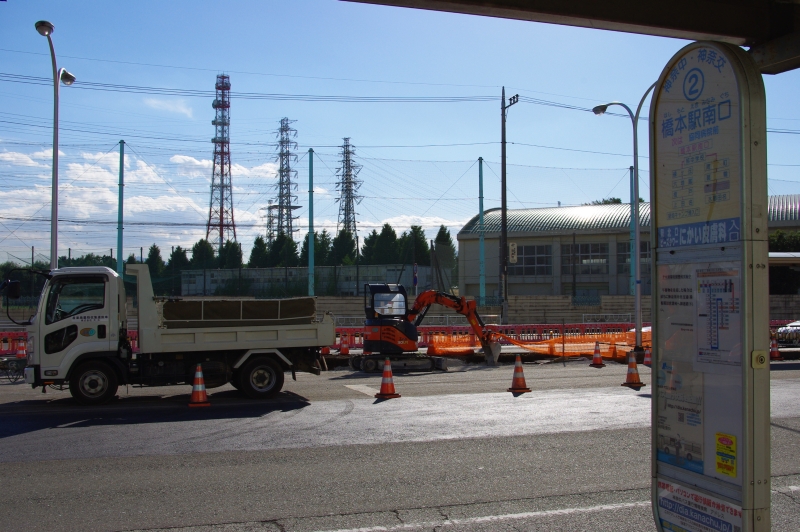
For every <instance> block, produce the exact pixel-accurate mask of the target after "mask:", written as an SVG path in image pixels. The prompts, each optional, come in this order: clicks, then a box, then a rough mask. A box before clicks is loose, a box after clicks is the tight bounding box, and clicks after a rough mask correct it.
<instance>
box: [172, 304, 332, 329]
mask: <svg viewBox="0 0 800 532" xmlns="http://www.w3.org/2000/svg"><path fill="white" fill-rule="evenodd" d="M316 311H317V302H316V298H313V297H296V298H291V299H244V300H236V299H215V300H179V301H164V302H163V307H162V309H161V314H162V320H163V326H164V327H166V328H167V329H196V328H200V327H252V326H258V325H303V324H306V323H313V322H314V320H315V319H316Z"/></svg>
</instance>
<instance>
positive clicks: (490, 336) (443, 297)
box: [408, 290, 500, 362]
mask: <svg viewBox="0 0 800 532" xmlns="http://www.w3.org/2000/svg"><path fill="white" fill-rule="evenodd" d="M433 304H437V305H441V306H443V307H447V308H450V309H453V310H454V311H456V312H458V313H459V314H461V315H463V316H466V318H467V322H469V325H470V327H472V330H473V331H474V332H475V336H477V337H478V339H479V340H480V342H481V347H483V352H484V354H485V355H486V360H487V361H489V360H490V359H491V360H493V361H494V362H497V355H499V354H500V344H499V343H498V342H497V339H496V338H495V334H494V332H492V331H490V330H488V329H486V325H485V324H484V323H483V320H482V319H481V317H480V315H479V314H478V305H477V304H476V303H475V301H474V300H467V299H466V298H465V297H463V296H462V297H456V296H454V295H451V294H446V293H444V292H437V291H436V290H426V291H424V292H422V293H421V294H419V295H418V296H417V298H416V300H415V301H414V306H413V307H411V309H410V310H409V311H408V320H409V321H413V322H414V325H415V326H417V327H418V326H419V325H421V324H422V320H423V319H424V318H425V314H426V313H427V312H428V309H429V308H430V307H431V305H433Z"/></svg>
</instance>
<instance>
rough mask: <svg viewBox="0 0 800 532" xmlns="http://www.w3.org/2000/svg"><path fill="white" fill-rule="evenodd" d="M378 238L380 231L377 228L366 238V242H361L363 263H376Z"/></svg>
mask: <svg viewBox="0 0 800 532" xmlns="http://www.w3.org/2000/svg"><path fill="white" fill-rule="evenodd" d="M377 240H378V232H377V231H376V230H375V229H373V230H372V232H371V233H370V234H368V235H367V236H366V237H365V238H364V243H363V244H361V264H376V263H375V242H377Z"/></svg>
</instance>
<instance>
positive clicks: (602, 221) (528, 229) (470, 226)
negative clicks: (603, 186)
mask: <svg viewBox="0 0 800 532" xmlns="http://www.w3.org/2000/svg"><path fill="white" fill-rule="evenodd" d="M639 224H640V225H641V227H645V228H647V227H649V226H650V204H649V203H640V204H639ZM630 225H631V206H630V204H629V203H618V204H613V205H582V206H580V207H547V208H544V209H509V210H508V232H509V233H511V232H513V233H533V232H536V233H548V232H563V231H601V230H614V229H618V230H620V231H622V230H625V229H628V228H629V227H630ZM483 226H484V230H485V231H486V233H499V232H500V209H491V210H489V211H486V212H485V213H484V215H483ZM477 233H478V216H475V217H474V218H472V219H471V220H470V221H469V222H467V224H466V225H465V226H464V227H463V229H461V231H459V234H477Z"/></svg>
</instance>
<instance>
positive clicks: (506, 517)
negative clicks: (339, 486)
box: [318, 501, 650, 532]
mask: <svg viewBox="0 0 800 532" xmlns="http://www.w3.org/2000/svg"><path fill="white" fill-rule="evenodd" d="M642 506H650V501H639V502H623V503H619V504H601V505H599V506H588V507H582V508H562V509H560V510H543V511H539V512H522V513H517V514H503V515H486V516H481V517H469V518H466V519H443V520H441V521H431V522H420V523H403V524H401V525H393V526H370V527H364V528H345V529H340V530H325V531H318V532H388V531H391V530H414V529H418V528H433V527H442V526H459V525H471V524H478V523H493V522H497V521H510V520H515V519H530V518H532V517H549V516H553V515H570V514H579V513H589V512H607V511H610V510H620V509H622V508H638V507H642Z"/></svg>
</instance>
